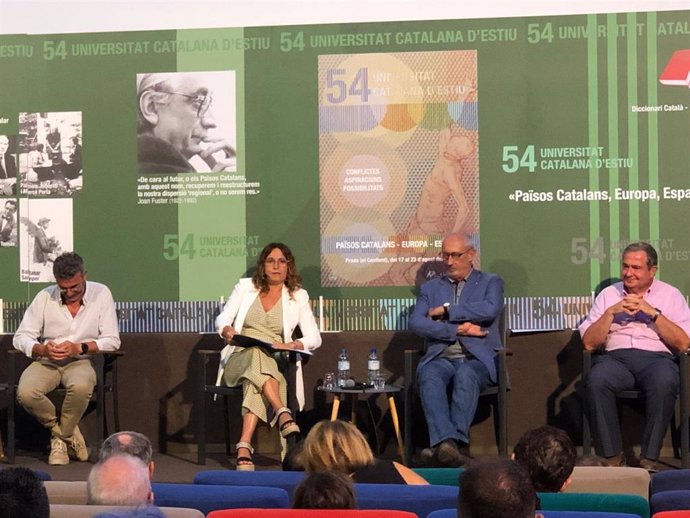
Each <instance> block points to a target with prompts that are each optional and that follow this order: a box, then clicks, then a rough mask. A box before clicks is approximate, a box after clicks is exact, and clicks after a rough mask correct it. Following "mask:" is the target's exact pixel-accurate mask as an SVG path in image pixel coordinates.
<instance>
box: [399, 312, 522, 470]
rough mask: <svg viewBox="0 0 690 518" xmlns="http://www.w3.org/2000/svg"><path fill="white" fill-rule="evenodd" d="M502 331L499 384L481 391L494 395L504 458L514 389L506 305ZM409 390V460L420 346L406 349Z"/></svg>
mask: <svg viewBox="0 0 690 518" xmlns="http://www.w3.org/2000/svg"><path fill="white" fill-rule="evenodd" d="M499 318H500V320H499V333H500V335H501V342H502V343H503V346H504V347H503V348H501V349H498V350H497V351H496V353H497V355H498V369H497V374H498V383H497V384H496V385H492V386H490V387H487V388H486V390H484V391H482V392H481V394H479V397H480V398H486V397H488V398H491V399H492V401H491V404H492V407H493V411H492V414H493V418H494V430H495V434H496V442H497V447H498V453H499V455H501V456H502V457H507V456H508V390H510V381H509V379H508V366H507V361H506V358H507V357H508V356H511V355H512V352H511V351H510V350H508V349H506V348H505V345H506V342H507V337H508V329H507V322H506V311H505V308H504V309H503V311H502V312H501V316H500V317H499ZM404 354H405V367H404V375H405V389H404V398H405V401H404V412H405V426H404V427H405V437H404V442H405V454H406V455H405V456H406V458H407V459H412V453H413V449H414V442H413V441H412V397H413V394H414V392H415V390H414V387H415V386H416V378H417V376H416V370H417V363H418V360H419V357H420V356H421V355H422V351H419V350H416V349H406V350H405V353H404Z"/></svg>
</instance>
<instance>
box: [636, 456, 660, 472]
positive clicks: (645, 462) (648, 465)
mask: <svg viewBox="0 0 690 518" xmlns="http://www.w3.org/2000/svg"><path fill="white" fill-rule="evenodd" d="M640 467H641V468H642V469H646V470H647V471H649V472H650V473H657V472H658V471H659V470H660V469H661V467H660V466H659V463H658V462H657V461H655V460H652V459H648V458H646V457H642V458H641V459H640Z"/></svg>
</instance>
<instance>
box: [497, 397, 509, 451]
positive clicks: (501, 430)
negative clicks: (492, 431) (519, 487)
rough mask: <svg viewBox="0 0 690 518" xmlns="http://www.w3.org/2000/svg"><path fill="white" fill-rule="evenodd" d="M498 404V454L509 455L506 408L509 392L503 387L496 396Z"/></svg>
mask: <svg viewBox="0 0 690 518" xmlns="http://www.w3.org/2000/svg"><path fill="white" fill-rule="evenodd" d="M496 400H497V406H498V454H499V455H500V456H501V457H506V458H507V457H508V412H507V408H506V403H507V394H506V391H505V387H502V388H501V389H500V390H499V391H498V394H497V396H496Z"/></svg>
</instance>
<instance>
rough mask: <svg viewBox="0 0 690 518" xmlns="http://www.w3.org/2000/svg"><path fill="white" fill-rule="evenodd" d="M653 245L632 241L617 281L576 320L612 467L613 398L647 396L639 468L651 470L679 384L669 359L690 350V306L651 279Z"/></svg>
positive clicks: (602, 449)
mask: <svg viewBox="0 0 690 518" xmlns="http://www.w3.org/2000/svg"><path fill="white" fill-rule="evenodd" d="M657 268H658V256H657V253H656V250H655V249H654V247H653V246H652V245H650V244H649V243H644V242H636V243H631V244H630V245H628V246H627V247H626V248H625V249H624V250H623V255H622V260H621V278H622V282H617V283H615V284H613V285H611V286H609V287H607V288H605V289H604V290H602V291H601V293H599V295H598V296H597V298H596V299H595V300H594V304H593V305H592V309H591V311H590V313H589V315H588V316H587V318H586V319H585V320H584V321H583V322H582V324H580V327H579V331H580V335H581V336H582V344H583V346H584V348H585V350H587V351H598V350H600V349H603V351H604V354H596V355H594V357H593V361H592V363H593V365H592V370H591V372H590V373H589V376H588V377H587V379H586V381H585V383H586V389H587V402H588V408H589V409H590V410H591V412H592V423H593V425H594V426H593V428H594V435H595V437H596V439H597V449H598V453H599V454H600V455H602V456H604V457H606V458H607V459H608V462H609V464H610V465H612V466H622V465H625V462H626V459H625V455H624V453H623V441H622V438H621V431H620V423H619V422H618V409H617V406H616V395H617V394H618V393H619V392H621V391H623V390H630V389H633V388H637V389H640V390H641V391H642V393H643V397H644V400H645V416H646V424H645V428H644V432H643V434H642V450H641V454H642V458H641V459H640V467H642V468H645V469H647V470H649V471H657V469H658V465H657V460H658V458H659V453H660V451H661V446H662V444H663V440H664V435H665V433H666V428H668V425H669V423H670V421H671V418H672V416H673V409H674V408H675V405H676V397H677V396H678V391H679V388H680V373H679V368H678V363H677V362H676V358H675V356H676V355H677V354H682V353H684V352H686V351H687V350H688V347H690V337H689V335H690V308H688V303H687V302H686V300H685V297H684V296H683V294H682V293H681V292H680V291H679V290H677V289H676V288H674V287H673V286H671V285H670V284H667V283H665V282H662V281H660V280H658V279H655V278H654V277H655V274H656V271H657Z"/></svg>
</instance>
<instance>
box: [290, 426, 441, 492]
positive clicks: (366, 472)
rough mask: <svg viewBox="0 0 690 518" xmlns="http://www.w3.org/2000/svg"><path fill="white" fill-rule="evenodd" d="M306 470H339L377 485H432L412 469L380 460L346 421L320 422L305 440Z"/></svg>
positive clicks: (357, 480)
mask: <svg viewBox="0 0 690 518" xmlns="http://www.w3.org/2000/svg"><path fill="white" fill-rule="evenodd" d="M302 458H303V461H304V467H305V469H306V470H307V471H308V472H310V473H312V472H317V471H335V472H338V473H343V474H345V475H349V476H350V478H352V480H353V481H354V482H367V483H375V484H420V485H421V484H428V482H427V481H426V480H424V479H423V478H422V477H421V476H419V475H418V474H417V473H415V472H414V471H412V470H411V469H410V468H408V467H406V466H403V465H402V464H399V463H398V462H394V461H390V460H377V459H375V458H374V454H373V453H372V451H371V448H370V447H369V444H368V443H367V441H366V439H365V438H364V436H363V435H362V433H361V432H360V431H359V430H358V429H357V427H356V426H355V425H353V424H352V423H348V422H346V421H339V420H336V421H320V422H318V423H316V425H314V426H313V427H312V429H311V430H309V433H308V434H307V437H306V439H305V440H304V451H303V457H302Z"/></svg>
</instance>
